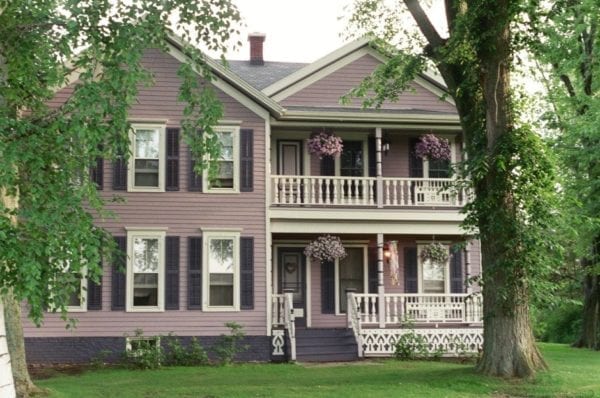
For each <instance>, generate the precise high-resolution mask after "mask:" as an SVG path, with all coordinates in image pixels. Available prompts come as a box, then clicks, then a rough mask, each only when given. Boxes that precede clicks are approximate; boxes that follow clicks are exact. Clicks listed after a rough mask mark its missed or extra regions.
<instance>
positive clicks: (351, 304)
mask: <svg viewBox="0 0 600 398" xmlns="http://www.w3.org/2000/svg"><path fill="white" fill-rule="evenodd" d="M346 297H347V298H348V301H347V306H346V309H347V311H346V316H347V322H348V328H350V329H351V330H352V333H353V334H354V339H355V340H356V346H357V347H358V357H359V358H362V357H363V347H362V338H361V337H360V336H361V332H362V331H361V322H360V307H359V304H358V303H357V301H356V296H355V293H348V294H347V295H346Z"/></svg>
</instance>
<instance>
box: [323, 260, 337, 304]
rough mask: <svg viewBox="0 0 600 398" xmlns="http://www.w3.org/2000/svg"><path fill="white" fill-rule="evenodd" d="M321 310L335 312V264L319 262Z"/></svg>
mask: <svg viewBox="0 0 600 398" xmlns="http://www.w3.org/2000/svg"><path fill="white" fill-rule="evenodd" d="M321 312H322V313H323V314H335V264H334V262H333V261H322V262H321Z"/></svg>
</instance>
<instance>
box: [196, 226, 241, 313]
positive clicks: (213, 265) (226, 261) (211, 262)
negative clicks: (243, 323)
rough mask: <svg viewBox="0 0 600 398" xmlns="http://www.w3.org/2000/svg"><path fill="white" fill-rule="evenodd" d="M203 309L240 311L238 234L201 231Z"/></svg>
mask: <svg viewBox="0 0 600 398" xmlns="http://www.w3.org/2000/svg"><path fill="white" fill-rule="evenodd" d="M202 232H203V236H204V242H205V243H204V244H205V250H204V252H205V255H204V269H205V275H207V277H206V283H205V289H204V290H205V297H204V306H205V309H208V310H210V309H215V310H222V309H230V310H238V309H239V268H240V267H239V255H238V252H239V239H240V237H239V233H238V232H229V231H205V230H203V231H202Z"/></svg>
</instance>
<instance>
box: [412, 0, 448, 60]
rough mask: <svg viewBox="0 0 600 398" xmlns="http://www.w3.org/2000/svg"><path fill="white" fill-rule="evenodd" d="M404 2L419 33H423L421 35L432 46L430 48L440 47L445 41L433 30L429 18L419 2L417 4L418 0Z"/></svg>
mask: <svg viewBox="0 0 600 398" xmlns="http://www.w3.org/2000/svg"><path fill="white" fill-rule="evenodd" d="M404 4H405V5H406V8H408V11H409V12H410V13H411V15H412V17H413V19H414V20H415V22H416V23H417V26H418V27H419V29H420V30H421V33H423V36H425V39H427V42H428V43H429V45H430V46H431V47H432V50H433V51H435V50H437V49H438V48H440V47H442V46H443V45H444V44H445V41H444V39H442V37H441V36H440V35H439V34H438V32H437V30H435V27H434V26H433V24H432V23H431V20H430V19H429V17H428V16H427V14H426V13H425V11H424V10H423V8H422V7H421V4H419V0H404Z"/></svg>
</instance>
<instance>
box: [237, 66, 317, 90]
mask: <svg viewBox="0 0 600 398" xmlns="http://www.w3.org/2000/svg"><path fill="white" fill-rule="evenodd" d="M227 62H228V64H229V69H231V71H232V72H233V73H235V74H236V75H238V76H239V77H241V78H242V79H244V80H245V81H246V82H248V83H249V84H251V85H252V86H254V88H257V89H259V90H262V89H263V88H265V87H268V86H270V85H271V84H273V83H275V82H277V81H279V80H281V79H283V78H284V77H286V76H289V75H291V74H292V73H294V72H296V71H297V70H298V69H300V68H302V67H304V66H306V65H307V64H303V63H297V62H272V61H265V64H264V65H250V61H232V60H231V61H227Z"/></svg>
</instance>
